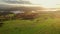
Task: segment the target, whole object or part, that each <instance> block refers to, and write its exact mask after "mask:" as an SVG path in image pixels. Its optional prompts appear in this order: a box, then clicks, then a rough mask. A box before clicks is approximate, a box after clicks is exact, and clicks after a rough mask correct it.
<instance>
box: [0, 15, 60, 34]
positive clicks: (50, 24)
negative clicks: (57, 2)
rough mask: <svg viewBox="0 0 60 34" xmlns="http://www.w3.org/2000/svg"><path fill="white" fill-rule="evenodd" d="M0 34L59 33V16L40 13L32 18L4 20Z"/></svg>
mask: <svg viewBox="0 0 60 34" xmlns="http://www.w3.org/2000/svg"><path fill="white" fill-rule="evenodd" d="M0 34H60V18H51V17H50V16H48V15H42V16H40V17H39V18H36V19H34V20H10V21H5V22H4V25H3V27H0Z"/></svg>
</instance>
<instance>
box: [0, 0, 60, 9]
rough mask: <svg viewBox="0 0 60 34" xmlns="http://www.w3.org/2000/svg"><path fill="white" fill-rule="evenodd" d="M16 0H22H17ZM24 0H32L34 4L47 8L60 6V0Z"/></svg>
mask: <svg viewBox="0 0 60 34" xmlns="http://www.w3.org/2000/svg"><path fill="white" fill-rule="evenodd" d="M0 1H2V0H0ZM13 1H14V0H13ZM15 1H20V0H15ZM24 1H30V2H31V3H33V4H39V5H41V6H43V7H46V8H60V0H24Z"/></svg>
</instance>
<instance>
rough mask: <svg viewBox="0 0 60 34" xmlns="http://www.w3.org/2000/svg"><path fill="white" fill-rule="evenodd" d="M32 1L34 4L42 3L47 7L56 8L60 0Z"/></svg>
mask: <svg viewBox="0 0 60 34" xmlns="http://www.w3.org/2000/svg"><path fill="white" fill-rule="evenodd" d="M30 1H31V2H32V3H34V4H40V5H42V6H43V7H46V8H56V5H57V4H58V1H60V0H30ZM59 3H60V2H59Z"/></svg>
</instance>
